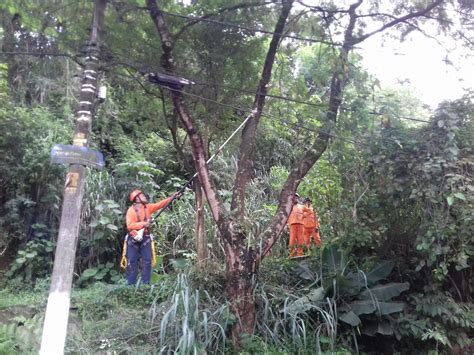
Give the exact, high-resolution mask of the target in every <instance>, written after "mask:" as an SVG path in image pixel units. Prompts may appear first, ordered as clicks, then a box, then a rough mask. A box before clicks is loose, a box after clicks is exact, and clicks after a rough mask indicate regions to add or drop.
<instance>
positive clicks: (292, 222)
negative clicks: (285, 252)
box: [287, 203, 304, 257]
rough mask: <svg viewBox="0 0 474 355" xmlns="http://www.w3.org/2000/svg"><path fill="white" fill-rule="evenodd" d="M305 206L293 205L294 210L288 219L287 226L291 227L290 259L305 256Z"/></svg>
mask: <svg viewBox="0 0 474 355" xmlns="http://www.w3.org/2000/svg"><path fill="white" fill-rule="evenodd" d="M303 209H304V206H303V205H302V204H299V203H297V204H295V205H293V209H292V210H291V213H290V215H289V217H288V222H287V224H288V225H289V227H290V245H289V248H290V257H292V256H295V255H296V254H297V255H298V256H302V255H303V245H304V236H303V232H304V231H303V229H304V221H303V214H304V210H303Z"/></svg>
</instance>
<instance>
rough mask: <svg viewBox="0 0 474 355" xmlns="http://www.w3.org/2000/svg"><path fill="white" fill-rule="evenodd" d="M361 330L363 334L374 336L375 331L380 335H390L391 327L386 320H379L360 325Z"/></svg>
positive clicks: (391, 332)
mask: <svg viewBox="0 0 474 355" xmlns="http://www.w3.org/2000/svg"><path fill="white" fill-rule="evenodd" d="M361 332H362V333H363V334H365V335H369V336H375V335H376V334H377V333H379V334H382V335H392V334H393V328H392V326H391V324H390V323H389V322H387V321H381V322H378V323H372V324H368V325H365V323H364V325H363V326H362V329H361Z"/></svg>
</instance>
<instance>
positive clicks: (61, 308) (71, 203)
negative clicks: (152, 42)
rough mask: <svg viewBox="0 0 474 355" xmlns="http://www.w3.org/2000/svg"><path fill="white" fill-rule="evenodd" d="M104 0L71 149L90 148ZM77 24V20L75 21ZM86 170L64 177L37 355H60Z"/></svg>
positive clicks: (97, 8)
mask: <svg viewBox="0 0 474 355" xmlns="http://www.w3.org/2000/svg"><path fill="white" fill-rule="evenodd" d="M106 5H107V0H95V1H94V14H93V19H92V26H91V27H92V28H91V34H90V39H89V41H88V43H87V50H86V58H85V66H84V70H83V75H82V80H81V92H80V95H79V106H78V109H77V111H76V114H75V118H76V128H75V132H74V138H73V146H74V147H83V148H85V149H86V148H87V147H88V146H89V139H90V133H91V128H92V116H93V111H94V105H95V103H96V100H97V97H96V93H97V83H98V80H97V76H98V72H97V71H98V66H99V45H100V30H101V28H102V24H103V20H104V14H105V8H106ZM78 20H79V21H80V19H78ZM85 170H86V168H85V166H84V165H79V164H77V163H76V164H72V165H71V166H70V167H69V171H68V174H67V177H66V182H65V187H64V188H65V189H64V199H63V206H62V212H61V223H60V225H59V235H58V243H57V246H56V253H55V258H54V267H53V274H52V277H51V287H50V290H49V297H48V304H47V307H46V314H45V320H44V326H43V337H42V339H41V349H40V354H48V355H49V354H63V353H64V344H65V341H66V330H67V325H68V318H69V305H70V298H71V288H72V277H73V272H74V260H75V255H76V247H77V240H78V236H79V223H80V215H81V206H82V198H83V195H84V179H85Z"/></svg>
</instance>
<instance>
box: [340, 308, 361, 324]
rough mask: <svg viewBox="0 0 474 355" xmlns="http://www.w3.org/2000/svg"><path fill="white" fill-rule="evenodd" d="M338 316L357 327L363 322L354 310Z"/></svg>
mask: <svg viewBox="0 0 474 355" xmlns="http://www.w3.org/2000/svg"><path fill="white" fill-rule="evenodd" d="M338 318H339V320H341V321H343V322H344V323H347V324H350V325H352V326H353V327H357V326H358V325H359V324H360V323H361V322H360V318H359V317H357V315H356V314H355V313H354V312H352V311H349V312H347V313H342V314H339V315H338Z"/></svg>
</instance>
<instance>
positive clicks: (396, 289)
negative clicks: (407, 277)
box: [358, 282, 410, 301]
mask: <svg viewBox="0 0 474 355" xmlns="http://www.w3.org/2000/svg"><path fill="white" fill-rule="evenodd" d="M409 288H410V284H409V283H408V282H403V283H398V282H392V283H389V284H386V285H380V286H375V287H371V288H370V289H368V290H365V291H363V292H361V293H360V295H359V297H358V298H359V299H371V298H372V297H374V298H375V299H377V300H378V301H388V300H390V299H392V298H394V297H397V296H398V295H400V294H401V293H402V292H403V291H406V290H408V289H409Z"/></svg>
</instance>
